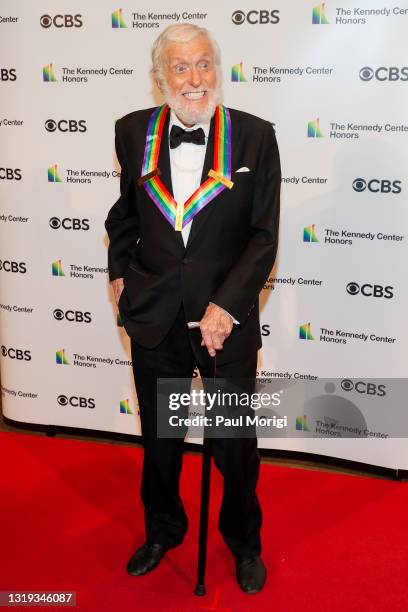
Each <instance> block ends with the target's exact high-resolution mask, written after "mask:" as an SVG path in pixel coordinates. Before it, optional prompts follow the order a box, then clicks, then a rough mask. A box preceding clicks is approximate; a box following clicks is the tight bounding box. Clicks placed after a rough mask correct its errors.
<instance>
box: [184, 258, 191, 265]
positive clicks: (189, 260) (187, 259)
mask: <svg viewBox="0 0 408 612" xmlns="http://www.w3.org/2000/svg"><path fill="white" fill-rule="evenodd" d="M192 261H193V260H192V259H191V257H184V259H183V264H188V263H191V262H192Z"/></svg>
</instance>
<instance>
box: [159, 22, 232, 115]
mask: <svg viewBox="0 0 408 612" xmlns="http://www.w3.org/2000/svg"><path fill="white" fill-rule="evenodd" d="M163 55H164V57H163V65H162V66H163V68H162V80H161V81H160V82H159V83H158V85H159V87H160V89H161V90H162V92H163V94H164V96H165V98H166V101H167V103H168V105H169V106H170V108H172V109H173V110H174V112H175V113H176V115H177V116H178V118H179V119H180V120H181V121H182V122H183V123H184V124H185V125H187V126H192V125H195V124H196V123H201V122H203V123H207V122H208V121H210V119H211V117H212V115H213V114H214V111H215V107H216V106H217V104H218V103H219V97H220V91H219V84H218V80H219V79H218V73H217V67H216V65H215V61H214V50H213V47H212V45H211V43H210V41H209V40H208V38H207V37H206V36H204V35H202V34H200V35H199V36H196V37H195V38H193V39H192V40H190V41H189V42H182V43H181V42H168V43H167V45H166V47H165V50H164V54H163Z"/></svg>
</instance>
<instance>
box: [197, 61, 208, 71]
mask: <svg viewBox="0 0 408 612" xmlns="http://www.w3.org/2000/svg"><path fill="white" fill-rule="evenodd" d="M198 67H199V69H200V70H208V68H209V67H210V62H200V63H199V64H198Z"/></svg>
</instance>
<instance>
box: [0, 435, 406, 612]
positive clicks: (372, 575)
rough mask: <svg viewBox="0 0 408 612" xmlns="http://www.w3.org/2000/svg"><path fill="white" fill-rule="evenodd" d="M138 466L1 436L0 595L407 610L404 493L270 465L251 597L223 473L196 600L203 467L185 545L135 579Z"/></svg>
mask: <svg viewBox="0 0 408 612" xmlns="http://www.w3.org/2000/svg"><path fill="white" fill-rule="evenodd" d="M141 460H142V451H141V450H139V449H137V448H133V447H127V446H114V445H111V444H101V443H94V442H84V441H78V442H77V441H72V440H62V439H58V438H46V437H45V436H34V435H30V434H25V433H16V434H15V433H4V432H2V433H0V466H1V467H0V470H1V471H0V495H1V505H0V518H1V521H0V529H1V539H0V550H1V557H0V590H25V591H27V590H73V591H76V593H77V609H78V610H81V611H82V610H84V611H87V610H98V611H100V610H109V611H112V610H114V611H115V612H121V611H126V612H127V611H128V610H129V611H131V610H132V611H133V610H146V611H150V610H153V611H156V610H160V611H165V612H184V611H190V610H191V611H192V610H194V611H203V612H204V611H207V612H209V611H212V612H232V611H245V612H247V611H255V610H257V611H258V610H274V611H276V612H292V611H293V612H303V611H313V612H320V611H324V612H325V611H327V610H330V612H335V611H336V610H339V611H340V610H341V611H342V612H344V611H346V612H349V611H354V610H356V611H359V612H361V611H362V610H364V612H367V611H370V610H376V611H383V610H387V611H388V610H389V611H393V612H394V611H396V610H401V611H402V610H404V611H406V610H408V581H407V575H408V574H407V572H408V489H407V485H406V484H405V483H396V482H389V481H386V480H379V479H374V478H361V477H354V476H343V475H336V474H328V473H321V472H317V471H307V470H302V469H288V468H281V467H273V466H270V465H264V466H263V468H262V472H261V474H262V475H261V481H260V488H259V496H260V499H261V503H262V505H263V509H264V528H263V546H264V553H263V558H264V560H265V562H266V564H267V567H268V581H267V585H266V586H265V589H264V591H263V592H262V593H260V594H258V595H252V596H251V595H245V594H244V593H241V591H240V590H239V588H238V586H237V584H236V582H235V578H234V576H233V571H234V564H233V559H232V557H231V555H230V553H229V551H228V550H227V549H226V547H225V545H224V543H223V541H222V540H221V537H220V535H219V534H218V531H217V527H216V526H217V514H218V508H219V503H220V494H221V480H220V477H219V475H218V472H217V471H216V470H213V486H212V505H213V508H214V511H213V512H212V514H211V519H210V534H211V540H210V544H209V551H208V560H209V561H208V578H207V589H208V595H207V596H206V597H203V598H197V597H195V596H194V595H193V594H192V589H193V586H194V582H195V572H196V564H195V557H196V534H197V527H198V507H199V474H200V472H199V467H200V457H198V456H192V455H186V457H185V462H184V469H183V478H182V494H183V499H184V500H185V505H186V510H187V513H188V515H189V518H190V529H189V532H188V536H187V537H186V539H185V541H184V543H183V545H182V546H181V547H179V548H177V549H174V550H173V551H171V552H170V553H168V555H167V556H166V558H165V559H164V561H163V562H162V564H161V565H160V567H159V568H158V569H157V570H156V571H155V572H153V573H151V574H149V575H147V576H144V577H140V578H135V577H131V576H128V575H127V574H126V572H125V566H126V562H127V559H128V557H129V556H130V554H131V553H132V552H133V551H134V549H135V548H136V547H137V546H138V545H139V544H141V543H142V541H143V519H142V507H141V505H140V502H139V498H138V489H139V483H140V468H141Z"/></svg>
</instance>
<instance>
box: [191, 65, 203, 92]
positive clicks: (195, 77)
mask: <svg viewBox="0 0 408 612" xmlns="http://www.w3.org/2000/svg"><path fill="white" fill-rule="evenodd" d="M200 83H201V75H200V71H199V70H197V68H196V67H195V66H193V67H192V68H191V71H190V85H192V86H193V87H198V86H199V85H200Z"/></svg>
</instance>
